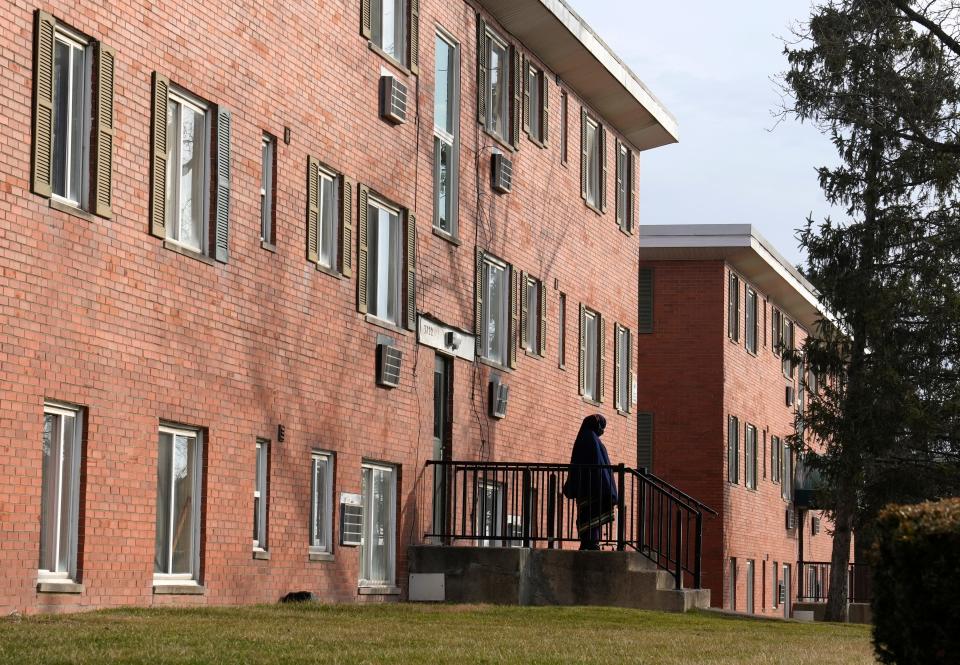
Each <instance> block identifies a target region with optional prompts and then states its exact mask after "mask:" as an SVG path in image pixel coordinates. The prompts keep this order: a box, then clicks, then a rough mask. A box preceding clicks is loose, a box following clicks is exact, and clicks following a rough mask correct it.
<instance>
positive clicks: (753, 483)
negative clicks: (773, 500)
mask: <svg viewBox="0 0 960 665" xmlns="http://www.w3.org/2000/svg"><path fill="white" fill-rule="evenodd" d="M743 458H744V479H743V484H744V486H745V487H746V488H747V489H752V490H755V489H757V428H756V427H754V426H753V425H747V426H746V427H744V429H743Z"/></svg>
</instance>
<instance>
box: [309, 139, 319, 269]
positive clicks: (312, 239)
mask: <svg viewBox="0 0 960 665" xmlns="http://www.w3.org/2000/svg"><path fill="white" fill-rule="evenodd" d="M319 237H320V164H319V162H317V160H316V159H314V158H313V157H307V261H309V262H310V263H318V262H319V261H320V247H319V245H318V243H317V241H318V239H319Z"/></svg>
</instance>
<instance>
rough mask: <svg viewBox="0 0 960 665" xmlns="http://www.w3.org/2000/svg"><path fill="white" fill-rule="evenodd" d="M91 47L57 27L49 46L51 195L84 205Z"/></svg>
mask: <svg viewBox="0 0 960 665" xmlns="http://www.w3.org/2000/svg"><path fill="white" fill-rule="evenodd" d="M90 53H91V48H90V45H89V44H88V43H87V42H86V40H83V39H81V38H80V37H79V36H78V35H76V34H74V33H72V32H68V31H67V30H66V29H64V28H63V27H62V26H59V25H58V26H57V28H56V31H55V32H54V47H53V190H52V194H53V196H54V197H56V198H58V199H60V200H63V201H65V202H67V203H70V204H72V205H75V206H78V207H82V208H86V207H87V201H86V199H87V196H88V189H89V175H90V169H89V164H90V158H89V149H90V117H91V112H90V94H91V93H90V91H91V61H92V57H91V55H90Z"/></svg>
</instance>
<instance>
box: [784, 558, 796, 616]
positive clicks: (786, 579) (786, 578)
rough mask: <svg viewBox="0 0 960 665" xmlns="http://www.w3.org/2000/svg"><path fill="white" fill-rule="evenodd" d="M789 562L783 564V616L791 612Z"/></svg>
mask: <svg viewBox="0 0 960 665" xmlns="http://www.w3.org/2000/svg"><path fill="white" fill-rule="evenodd" d="M790 579H791V577H790V564H789V563H785V564H783V582H782V584H783V616H784V617H786V618H788V619H789V618H790V615H791V614H792V613H793V612H792V610H793V602H792V599H791V596H790Z"/></svg>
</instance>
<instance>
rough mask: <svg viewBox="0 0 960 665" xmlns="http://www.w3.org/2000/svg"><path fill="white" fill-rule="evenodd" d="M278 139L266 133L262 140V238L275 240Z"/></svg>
mask: <svg viewBox="0 0 960 665" xmlns="http://www.w3.org/2000/svg"><path fill="white" fill-rule="evenodd" d="M276 151H277V140H276V139H275V138H274V137H273V136H271V135H270V134H266V133H264V135H263V138H262V139H261V141H260V240H262V241H263V242H265V243H268V244H271V245H272V244H273V243H274V242H275V238H274V229H273V219H274V213H273V210H274V208H273V174H274V170H275V169H276Z"/></svg>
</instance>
